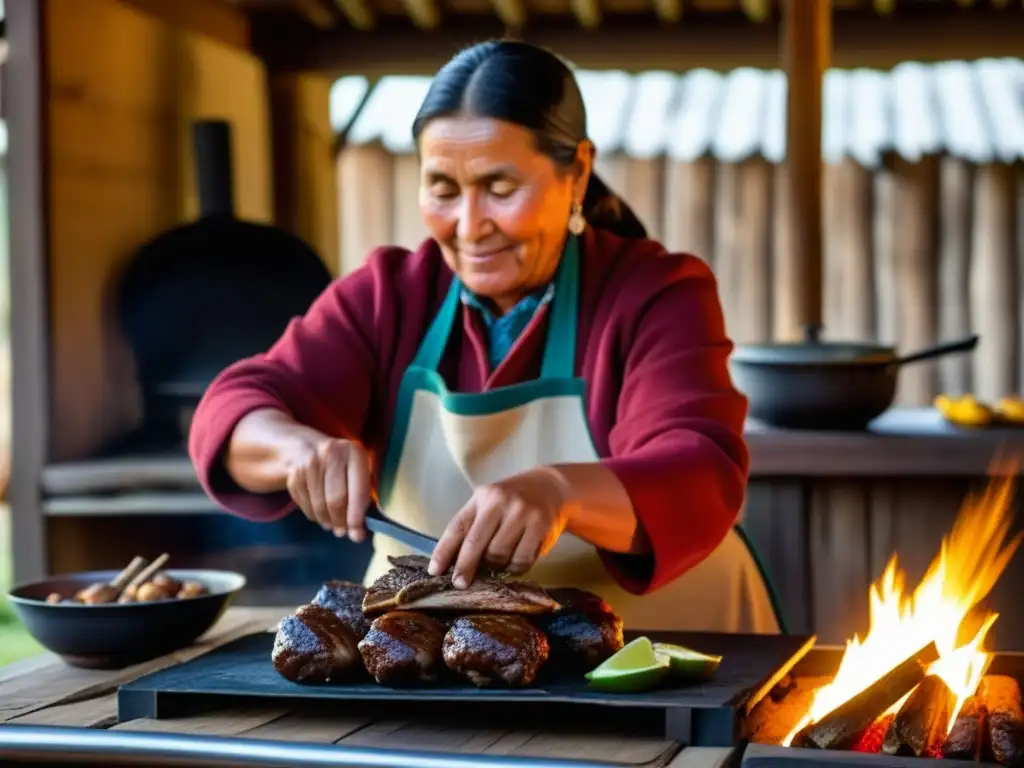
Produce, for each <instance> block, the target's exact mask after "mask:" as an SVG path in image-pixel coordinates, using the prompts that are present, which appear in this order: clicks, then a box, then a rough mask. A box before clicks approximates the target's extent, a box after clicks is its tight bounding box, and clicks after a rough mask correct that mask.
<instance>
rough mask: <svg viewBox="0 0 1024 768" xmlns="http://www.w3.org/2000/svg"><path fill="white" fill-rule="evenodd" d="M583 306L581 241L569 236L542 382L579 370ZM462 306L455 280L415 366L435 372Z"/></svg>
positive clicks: (560, 267) (559, 274)
mask: <svg viewBox="0 0 1024 768" xmlns="http://www.w3.org/2000/svg"><path fill="white" fill-rule="evenodd" d="M579 304H580V247H579V238H577V237H576V236H575V235H569V236H568V238H567V239H566V241H565V248H564V250H563V251H562V261H561V263H560V264H559V265H558V271H557V273H556V276H555V295H554V298H553V299H552V306H551V321H550V322H549V324H548V334H547V341H546V343H545V346H544V358H543V361H542V363H541V368H540V378H542V379H572V378H575V368H576V326H577V316H578V314H579ZM461 306H462V281H461V280H459V278H458V276H455V277H453V278H452V284H451V287H450V288H449V289H448V294H447V295H446V296H445V298H444V302H442V304H441V308H440V309H439V310H438V311H437V314H436V315H435V316H434V319H433V321H432V322H431V323H430V328H428V329H427V334H426V336H424V337H423V341H422V342H421V343H420V347H419V349H418V350H417V351H416V357H415V358H413V361H412V365H414V366H417V367H419V368H426V369H427V370H430V371H436V370H437V366H438V365H439V364H440V363H441V357H442V356H443V355H444V350H445V347H446V346H447V345H448V338H449V337H450V336H451V333H452V328H453V327H454V326H455V319H456V318H457V317H458V315H459V309H460V308H461Z"/></svg>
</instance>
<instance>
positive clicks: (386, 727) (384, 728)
mask: <svg viewBox="0 0 1024 768" xmlns="http://www.w3.org/2000/svg"><path fill="white" fill-rule="evenodd" d="M506 733H507V731H506V730H505V729H502V728H484V727H480V728H467V727H464V726H460V725H456V724H446V723H438V722H434V721H432V722H429V723H421V722H415V721H408V720H382V721H380V722H376V723H372V724H371V725H368V726H366V727H365V728H360V729H359V730H358V731H355V732H354V733H352V734H350V735H348V736H346V737H344V738H343V739H341V740H340V742H339V743H340V744H343V745H345V746H350V747H384V748H389V749H408V750H414V749H425V750H432V751H434V750H436V751H444V752H471V753H473V752H484V751H486V750H487V749H488V748H490V747H491V746H493V745H494V744H496V743H497V742H498V741H500V740H501V738H502V737H503V736H504V735H505V734H506Z"/></svg>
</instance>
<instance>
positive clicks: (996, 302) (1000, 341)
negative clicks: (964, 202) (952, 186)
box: [970, 164, 1019, 401]
mask: <svg viewBox="0 0 1024 768" xmlns="http://www.w3.org/2000/svg"><path fill="white" fill-rule="evenodd" d="M1015 193H1016V190H1015V184H1014V169H1013V167H1012V166H1007V165H1002V164H1000V165H995V164H992V165H982V166H979V167H978V168H977V170H976V171H975V176H974V229H973V241H974V242H973V248H972V252H971V261H972V268H971V281H970V290H971V325H972V327H973V328H974V331H975V332H976V333H977V334H978V335H979V336H980V337H981V340H980V341H979V342H978V351H977V352H976V353H975V358H974V361H975V365H974V391H975V394H977V396H978V397H980V398H984V399H986V400H990V401H991V400H997V399H999V398H1000V397H1005V396H1007V395H1012V394H1016V393H1017V388H1018V386H1019V382H1018V379H1017V367H1018V362H1017V354H1018V349H1017V346H1018V341H1017V334H1018V330H1019V329H1018V327H1017V326H1018V318H1017V315H1018V312H1019V308H1018V306H1017V302H1018V298H1019V295H1018V290H1017V271H1018V265H1017V254H1016V253H1015V251H1016V248H1015V243H1014V240H1015V237H1016V233H1015V222H1014V219H1015V218H1016V216H1015V213H1016V212H1015V210H1014V209H1015V207H1016V199H1015V197H1016V194H1015Z"/></svg>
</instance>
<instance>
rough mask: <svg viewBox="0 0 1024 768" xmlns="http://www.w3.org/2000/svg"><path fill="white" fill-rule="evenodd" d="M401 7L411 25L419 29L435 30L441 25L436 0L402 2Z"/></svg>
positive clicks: (406, 0)
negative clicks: (410, 20) (403, 8)
mask: <svg viewBox="0 0 1024 768" xmlns="http://www.w3.org/2000/svg"><path fill="white" fill-rule="evenodd" d="M402 5H404V6H405V12H406V13H408V14H409V18H410V19H412V23H413V24H415V25H416V26H417V27H419V28H420V29H437V27H438V26H439V25H440V24H441V9H440V8H439V7H438V5H437V0H402ZM452 53H454V51H452Z"/></svg>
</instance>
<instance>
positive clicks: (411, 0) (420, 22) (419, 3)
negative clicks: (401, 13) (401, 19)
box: [402, 0, 441, 29]
mask: <svg viewBox="0 0 1024 768" xmlns="http://www.w3.org/2000/svg"><path fill="white" fill-rule="evenodd" d="M402 5H404V6H405V12H406V13H408V14H409V18H410V19H412V23H413V24H415V25H416V26H417V27H418V28H419V29H437V27H438V25H439V24H440V23H441V9H440V8H438V6H437V0H402Z"/></svg>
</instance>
